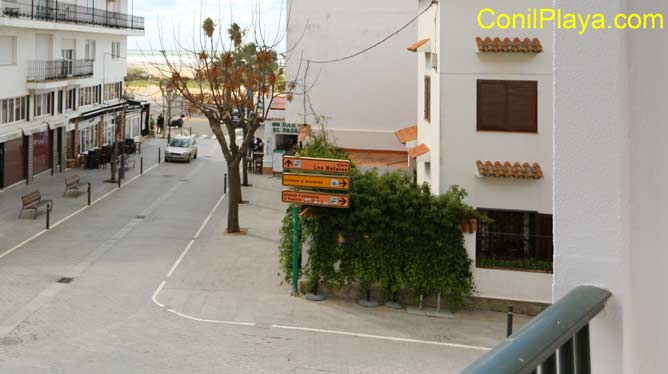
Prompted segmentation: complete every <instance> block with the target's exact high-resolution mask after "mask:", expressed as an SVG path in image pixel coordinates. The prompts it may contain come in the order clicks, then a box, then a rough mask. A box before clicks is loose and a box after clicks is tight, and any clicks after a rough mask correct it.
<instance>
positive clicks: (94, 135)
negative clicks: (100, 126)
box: [79, 125, 98, 153]
mask: <svg viewBox="0 0 668 374" xmlns="http://www.w3.org/2000/svg"><path fill="white" fill-rule="evenodd" d="M79 144H80V146H79V147H80V152H81V153H86V152H88V151H90V150H93V149H95V148H98V130H97V125H93V126H89V127H86V128H85V129H83V130H79Z"/></svg>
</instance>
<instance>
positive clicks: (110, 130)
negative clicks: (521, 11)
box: [102, 122, 116, 145]
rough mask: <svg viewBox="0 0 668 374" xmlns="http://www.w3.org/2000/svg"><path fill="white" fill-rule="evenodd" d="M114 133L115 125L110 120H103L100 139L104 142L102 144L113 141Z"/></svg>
mask: <svg viewBox="0 0 668 374" xmlns="http://www.w3.org/2000/svg"><path fill="white" fill-rule="evenodd" d="M115 134H116V125H115V124H114V123H113V122H112V123H109V122H105V123H104V129H103V132H102V141H103V142H104V145H109V144H111V143H113V141H114V139H115V137H116V136H115Z"/></svg>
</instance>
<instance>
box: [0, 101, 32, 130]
mask: <svg viewBox="0 0 668 374" xmlns="http://www.w3.org/2000/svg"><path fill="white" fill-rule="evenodd" d="M27 100H28V99H27V98H26V97H25V96H22V97H13V98H9V99H2V100H0V124H2V125H4V124H6V123H12V122H19V121H25V120H26V119H27V114H28V111H27V105H28V104H27Z"/></svg>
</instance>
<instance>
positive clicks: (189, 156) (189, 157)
mask: <svg viewBox="0 0 668 374" xmlns="http://www.w3.org/2000/svg"><path fill="white" fill-rule="evenodd" d="M191 158H192V156H191V155H188V161H187V162H188V163H190V159H191Z"/></svg>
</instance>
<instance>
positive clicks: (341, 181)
mask: <svg viewBox="0 0 668 374" xmlns="http://www.w3.org/2000/svg"><path fill="white" fill-rule="evenodd" d="M283 185H284V186H290V187H307V188H318V189H324V190H347V189H349V188H350V178H349V177H333V176H325V175H313V174H289V173H286V174H283Z"/></svg>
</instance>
